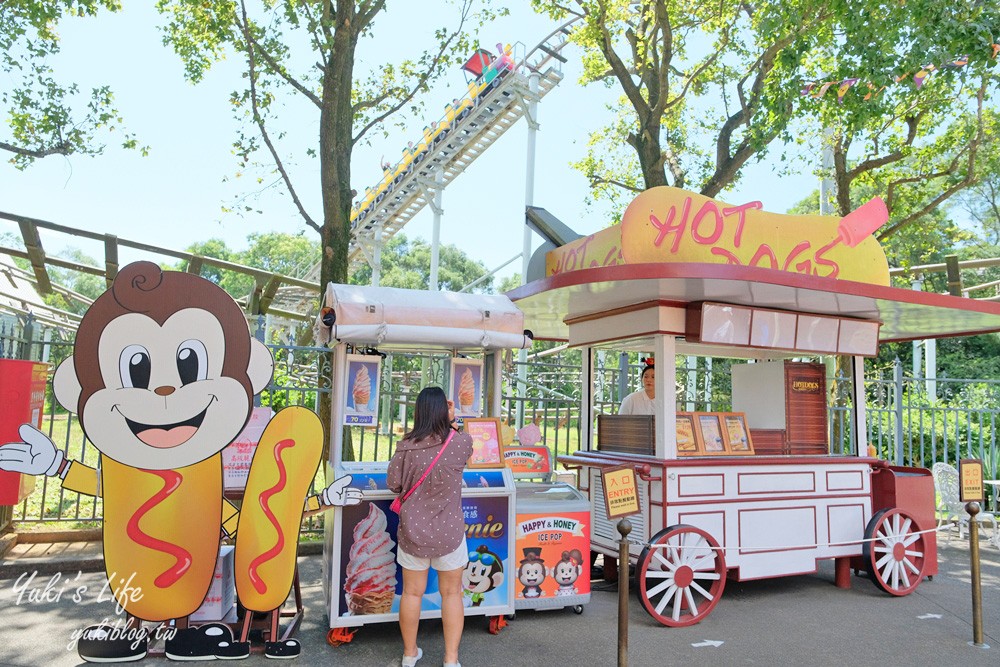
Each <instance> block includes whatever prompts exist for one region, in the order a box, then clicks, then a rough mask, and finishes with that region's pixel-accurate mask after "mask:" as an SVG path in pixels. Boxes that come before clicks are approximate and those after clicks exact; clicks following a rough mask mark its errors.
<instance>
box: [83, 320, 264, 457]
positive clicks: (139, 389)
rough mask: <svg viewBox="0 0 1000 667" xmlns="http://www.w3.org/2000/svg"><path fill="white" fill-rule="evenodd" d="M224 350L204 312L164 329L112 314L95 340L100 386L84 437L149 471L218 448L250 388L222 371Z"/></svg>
mask: <svg viewBox="0 0 1000 667" xmlns="http://www.w3.org/2000/svg"><path fill="white" fill-rule="evenodd" d="M225 351H226V341H225V338H224V335H223V330H222V326H221V325H220V324H219V321H218V320H217V319H216V317H215V316H214V315H213V314H211V313H209V312H207V311H205V310H201V309H195V308H188V309H184V310H179V311H178V312H176V313H174V314H173V315H172V316H170V317H169V318H168V319H167V320H166V321H165V322H164V323H163V326H162V327H161V326H159V325H158V324H157V323H156V322H155V321H154V320H152V319H150V318H149V317H147V316H146V315H142V314H139V313H128V314H125V315H121V316H119V317H116V318H115V319H113V320H112V321H111V322H109V323H108V325H107V326H106V327H105V328H104V331H103V333H102V334H101V338H100V342H99V345H98V357H99V359H98V361H99V364H100V370H101V376H102V378H103V380H104V387H105V388H103V389H100V390H99V391H97V392H95V393H94V394H93V395H92V396H91V397H90V399H89V400H88V401H87V403H86V406H85V408H84V409H83V412H82V413H81V415H80V416H81V421H82V422H84V423H85V428H86V432H87V437H89V438H90V439H91V441H93V443H94V445H95V446H96V447H97V448H98V449H99V450H100V451H101V452H102V453H103V454H105V455H106V456H108V457H110V458H112V459H114V460H115V461H118V462H120V463H124V464H126V465H130V466H133V467H136V468H144V469H147V470H165V469H170V468H181V467H184V466H188V465H191V464H194V463H197V462H199V461H202V460H204V459H206V458H208V457H210V456H212V455H213V454H215V453H216V452H219V451H220V450H221V449H222V448H223V447H225V446H226V445H228V444H229V443H230V442H232V441H233V439H235V437H236V436H237V435H238V434H239V432H240V430H241V429H242V428H243V425H244V424H245V423H246V420H247V416H248V415H249V413H250V409H251V407H252V406H251V402H250V398H249V396H248V395H247V390H246V389H245V388H244V387H243V386H242V385H241V384H240V383H239V382H238V381H237V380H235V379H233V378H230V377H226V376H224V375H223V374H222V367H223V360H224V358H225ZM76 363H79V360H77V362H76Z"/></svg>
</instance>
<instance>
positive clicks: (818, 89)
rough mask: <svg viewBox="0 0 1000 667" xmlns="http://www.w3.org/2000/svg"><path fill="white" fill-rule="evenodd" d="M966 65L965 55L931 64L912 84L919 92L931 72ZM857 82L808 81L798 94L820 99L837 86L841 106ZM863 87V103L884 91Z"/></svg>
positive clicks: (996, 49) (997, 50) (996, 50)
mask: <svg viewBox="0 0 1000 667" xmlns="http://www.w3.org/2000/svg"><path fill="white" fill-rule="evenodd" d="M991 46H992V48H993V55H992V56H990V57H991V58H993V59H996V57H997V56H998V55H1000V44H992V45H991ZM968 64H969V56H967V55H966V56H959V57H958V58H956V59H954V60H952V61H950V62H947V63H944V64H942V65H941V66H940V67H938V66H935V65H934V64H933V63H931V64H928V65H924V66H923V68H921V70H920V71H919V72H917V73H916V74H914V75H913V84H914V86H916V88H917V90H920V88H921V86H923V85H924V82H925V81H927V77H928V76H930V75H931V73H932V72H934V71H936V70H938V69H942V68H955V69H957V68H959V67H965V66H966V65H968ZM909 78H910V73H909V72H907V73H905V74H900V75H899V76H897V77H896V78H895V79H894V80H895V82H896V83H899V82H900V81H905V80H906V79H909ZM859 80H860V79H858V78H856V77H854V78H850V79H843V80H841V81H825V82H823V83H818V82H815V81H810V82H808V83H805V84H804V85H803V86H802V90H801V91H800V92H799V94H800V95H802V96H803V97H805V96H806V95H809V96H811V97H815V98H820V97H823V95H825V94H826V91H828V90H829V89H830V87H831V86H837V103H838V104H843V102H844V96H845V95H846V94H847V91H848V90H850V88H851V86H853V85H855V84H856V83H858V81H859ZM865 85H866V86H868V92H867V93H866V94H865V96H864V100H865V101H867V100H870V99H874V98H876V97H878V95H879V93H881V92H882V91H883V90H885V86H882V87H881V88H879V89H877V90H876V88H875V86H873V85H872V83H871V82H870V81H868V82H865Z"/></svg>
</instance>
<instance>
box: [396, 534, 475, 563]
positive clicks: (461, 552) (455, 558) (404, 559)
mask: <svg viewBox="0 0 1000 667" xmlns="http://www.w3.org/2000/svg"><path fill="white" fill-rule="evenodd" d="M396 562H397V563H399V566H400V567H405V568H406V569H407V570H426V569H428V568H431V567H433V568H434V569H435V570H437V571H438V572H447V571H448V570H457V569H458V568H460V567H465V566H466V564H467V563H468V562H469V547H468V545H466V543H465V535H463V536H462V543H461V544H459V545H458V548H457V549H455V550H454V551H452V552H451V553H450V554H448V555H446V556H437V557H435V558H419V557H417V556H411V555H410V554H408V553H406V552H405V551H403V550H402V549H400V548H399V547H396Z"/></svg>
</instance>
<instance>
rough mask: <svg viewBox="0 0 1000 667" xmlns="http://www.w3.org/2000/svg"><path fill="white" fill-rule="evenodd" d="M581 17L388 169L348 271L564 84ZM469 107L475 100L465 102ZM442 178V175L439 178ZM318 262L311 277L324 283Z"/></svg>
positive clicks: (356, 215) (357, 224)
mask: <svg viewBox="0 0 1000 667" xmlns="http://www.w3.org/2000/svg"><path fill="white" fill-rule="evenodd" d="M576 20H577V19H576V18H574V19H572V20H570V21H567V22H566V23H564V24H563V25H561V26H559V27H558V28H556V29H555V30H553V31H552V32H551V33H550V34H549V35H548V36H546V37H545V39H543V40H542V41H541V42H539V43H538V44H537V45H536V46H535V47H534V48H533V49H531V50H530V51H528V52H527V54H526V55H525V56H524V57H523V58H521V59H520V60H518V61H516V62H515V63H514V66H513V67H512V68H511V69H510V70H509V71H507V72H505V73H502V75H498V76H497V77H496V78H495V79H493V81H492V82H490V83H489V84H481V85H480V87H479V88H478V89H475V88H474V85H470V91H469V98H470V100H471V105H470V106H469V107H468V108H467V111H468V113H463V114H460V115H456V116H455V117H454V118H452V119H450V120H449V119H447V118H446V119H445V123H443V124H442V127H443V129H442V130H441V131H440V132H439V133H438V134H437V135H436V136H435V137H434V138H433V139H429V137H428V133H427V132H426V131H425V135H424V141H422V142H421V144H420V145H419V146H421V147H422V146H424V144H425V143H426V150H424V151H423V152H422V153H421V154H420V155H419V158H418V157H416V156H414V157H413V159H412V164H409V165H408V168H407V169H406V170H405V171H403V170H401V164H397V165H395V166H394V167H392V168H390V169H389V170H387V175H386V177H385V178H383V180H382V181H381V182H380V183H379V184H377V185H376V187H374V188H369V190H368V193H369V198H370V200H371V203H369V204H367V205H365V202H362V205H361V206H360V207H359V208H358V209H356V210H354V211H352V219H351V232H352V235H351V243H350V249H349V251H348V272H349V273H352V274H353V273H354V272H355V271H357V270H358V269H360V268H362V267H363V266H364V265H365V263H372V258H373V255H374V249H375V246H376V244H377V243H380V242H381V243H384V242H385V241H386V240H387V239H389V238H391V237H392V236H393V235H394V234H396V233H397V232H398V231H400V230H401V229H403V227H405V226H406V223H408V222H409V221H410V220H411V219H413V217H414V216H415V215H417V214H418V213H419V212H420V211H422V210H423V209H424V208H425V207H426V206H428V205H433V204H432V202H433V199H434V194H435V192H436V191H437V190H438V189H440V188H444V187H446V186H447V185H448V184H449V183H451V182H452V181H453V180H454V179H455V178H457V177H458V176H459V175H460V174H461V173H462V172H464V171H465V170H466V169H467V168H468V167H469V165H471V164H472V163H473V162H475V160H476V158H478V157H479V156H481V155H482V154H483V153H485V152H486V151H487V150H488V149H489V148H490V146H492V145H493V144H494V143H496V141H497V140H498V139H499V138H500V137H501V136H503V134H504V133H505V132H506V131H507V130H509V129H510V128H511V127H513V126H514V124H515V123H517V121H519V120H520V119H521V117H523V116H525V115H527V113H528V105H529V104H530V103H531V102H532V101H538V100H540V99H541V98H543V97H545V95H546V94H548V92H549V91H551V90H552V89H553V88H555V86H556V85H558V84H559V82H560V81H562V78H563V75H562V67H561V65H562V63H564V62H566V58H565V57H564V56H563V55H562V51H563V49H564V48H565V47H566V45H567V44H568V43H569V39H568V38H569V35H570V30H569V27H570V25H572V24H573V23H574V22H575V21H576ZM534 75H537V76H538V90H537V92H532V90H531V86H530V78H531V77H532V76H534ZM463 102H466V104H469V101H467V100H465V99H463ZM437 174H440V176H439V177H437V178H435V177H436V175H437ZM319 278H320V267H319V265H318V264H317V265H316V266H315V267H313V269H312V270H311V271H310V272H309V274H308V275H307V276H306V277H305V280H308V281H310V282H317V283H318V282H319Z"/></svg>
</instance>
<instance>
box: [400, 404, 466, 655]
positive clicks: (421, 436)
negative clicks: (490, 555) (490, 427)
mask: <svg viewBox="0 0 1000 667" xmlns="http://www.w3.org/2000/svg"><path fill="white" fill-rule="evenodd" d="M454 418H455V406H454V404H453V403H452V402H451V401H449V400H448V399H447V397H446V396H445V394H444V391H443V390H442V389H441V388H440V387H426V388H424V389H423V390H422V391H421V392H420V394H419V395H418V396H417V405H416V409H415V412H414V415H413V430H412V431H410V432H409V433H407V434H406V435H404V436H403V439H402V440H401V441H400V442H399V444H398V445H397V446H396V452H395V454H393V457H392V460H391V461H390V462H389V471H388V477H387V484H388V486H389V488H390V489H391V490H392V491H394V492H395V493H397V494H404V493H406V492H409V491H410V490H411V489H414V490H413V492H412V493H411V494H410V495H409V496H408V497H407V498H406V500H405V501H404V502H403V504H402V507H401V509H400V512H399V531H398V540H399V546H398V548H397V550H396V552H397V553H396V561H397V562H398V563H399V565H400V567H402V568H403V597H402V599H401V600H400V602H399V630H400V633H401V634H402V636H403V667H413V665H416V664H417V661H418V660H420V658H421V657H422V656H423V650H421V649H420V648H419V647H418V646H417V628H418V625H419V623H420V607H421V604H422V602H423V596H424V591H425V589H426V588H427V571H428V569H429V568H431V567H433V568H434V569H435V570H437V573H438V589H439V591H440V593H441V622H442V625H443V627H444V664H445V667H461V665H460V664H459V662H458V645H459V643H461V641H462V627H463V625H464V622H465V610H464V607H463V605H462V572H463V570H464V569H465V565H466V563H468V562H469V550H468V547H467V546H466V544H465V517H464V515H463V514H462V471H463V469H464V468H465V462H466V461H467V460H468V459H469V457H470V456H471V455H472V437H471V436H470V435H468V434H467V433H457V432H455V431H453V429H452V422H453V420H454ZM428 470H429V472H428ZM425 472H426V473H427V475H426V477H424V474H425ZM421 478H423V481H422V482H421V481H419V480H421Z"/></svg>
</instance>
